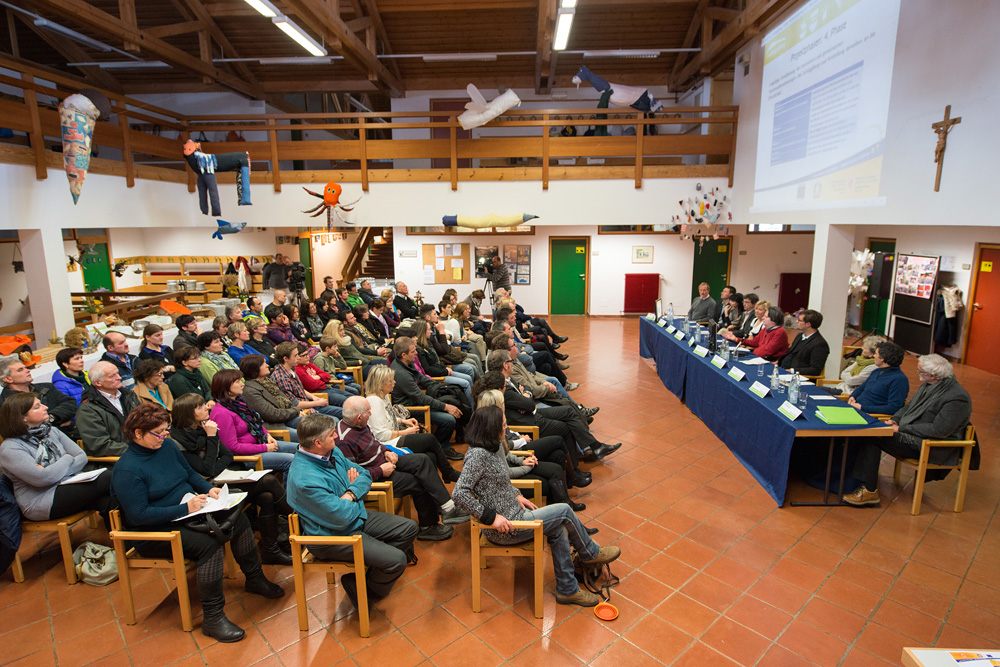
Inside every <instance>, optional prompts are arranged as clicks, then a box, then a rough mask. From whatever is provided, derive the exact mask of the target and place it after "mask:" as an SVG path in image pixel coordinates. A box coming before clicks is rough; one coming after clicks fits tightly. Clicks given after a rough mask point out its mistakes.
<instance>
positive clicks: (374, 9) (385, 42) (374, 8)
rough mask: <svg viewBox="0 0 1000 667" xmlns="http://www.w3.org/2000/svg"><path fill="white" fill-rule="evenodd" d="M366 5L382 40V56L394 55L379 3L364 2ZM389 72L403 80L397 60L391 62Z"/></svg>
mask: <svg viewBox="0 0 1000 667" xmlns="http://www.w3.org/2000/svg"><path fill="white" fill-rule="evenodd" d="M364 4H365V9H366V10H367V11H368V16H369V18H371V20H372V23H373V24H374V25H375V34H376V35H378V38H379V39H380V40H382V54H383V55H387V56H391V55H393V54H394V53H395V52H394V51H393V50H392V43H390V42H389V33H388V32H386V29H385V22H383V21H382V14H381V12H379V8H378V3H376V2H375V0H364ZM389 71H391V72H392V74H393V76H395V77H396V78H397V79H399V80H400V81H402V80H403V76H402V74H400V73H399V63H397V62H396V60H395V59H392V60H390V61H389Z"/></svg>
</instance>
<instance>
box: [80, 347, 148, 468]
mask: <svg viewBox="0 0 1000 667" xmlns="http://www.w3.org/2000/svg"><path fill="white" fill-rule="evenodd" d="M89 376H90V388H89V389H87V390H86V391H84V392H83V399H82V402H81V403H80V410H79V411H78V412H77V413H76V425H77V428H78V429H79V430H80V438H81V439H82V440H83V449H84V451H85V452H87V455H88V456H121V455H122V454H124V453H125V450H126V449H128V442H127V441H126V440H125V436H124V434H122V425H123V424H125V417H127V416H128V413H130V412H132V410H135V409H136V408H137V407H139V397H138V396H136V395H135V393H134V392H132V391H131V390H129V389H126V388H124V387H122V378H121V375H120V374H119V372H118V368H117V367H116V366H115V365H114V364H112V363H110V362H108V361H98V362H97V363H96V364H94V366H93V368H91V369H90V371H89Z"/></svg>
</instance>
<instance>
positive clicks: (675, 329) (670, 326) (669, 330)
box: [663, 322, 677, 333]
mask: <svg viewBox="0 0 1000 667" xmlns="http://www.w3.org/2000/svg"><path fill="white" fill-rule="evenodd" d="M663 324H664V326H666V325H667V323H666V322H664V323H663ZM667 331H668V332H669V333H673V332H675V331H677V327H675V326H674V325H673V324H671V325H669V326H667Z"/></svg>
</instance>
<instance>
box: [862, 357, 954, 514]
mask: <svg viewBox="0 0 1000 667" xmlns="http://www.w3.org/2000/svg"><path fill="white" fill-rule="evenodd" d="M917 373H918V374H919V376H920V381H921V382H922V383H923V384H921V385H920V387H919V388H917V392H916V393H915V394H914V395H913V398H912V399H911V400H910V402H909V403H907V404H906V406H905V407H903V408H902V409H900V410H899V411H897V412H896V413H895V414H893V416H892V419H891V420H889V421H887V422H886V423H887V424H888V425H889V426H891V427H892V430H893V431H894V432H895V433H894V434H893V436H892V437H891V438H858V439H857V441H858V444H859V447H858V453H857V458H856V459H855V461H854V471H853V473H852V474H853V475H854V477H855V478H857V479H859V480H861V486H859V487H858V488H857V490H856V491H855V492H854V493H852V494H850V495H845V496H844V498H843V500H844V502H845V503H848V504H850V505H855V506H859V507H861V506H865V505H878V504H879V503H880V499H879V494H878V468H879V462H880V460H881V455H882V452H886V453H887V454H890V455H892V456H895V457H897V458H917V457H919V456H920V448H921V445H922V443H923V441H924V440H925V439H931V440H961V439H962V438H963V437H964V435H965V427H966V426H968V424H969V418H970V417H971V415H972V400H971V399H970V398H969V392H967V391H966V390H965V389H964V388H963V387H962V385H960V384H959V383H958V380H956V379H955V373H954V370H953V369H952V366H951V363H950V362H949V361H948V360H947V359H945V358H944V357H942V356H940V355H938V354H927V355H924V356H922V357H920V360H919V361H918V362H917ZM961 452H962V450H961V449H960V448H957V447H955V448H947V447H944V448H937V447H935V448H934V449H933V450H932V451H931V453H930V462H931V463H935V464H938V465H952V464H954V463H955V462H956V461H958V458H959V456H961Z"/></svg>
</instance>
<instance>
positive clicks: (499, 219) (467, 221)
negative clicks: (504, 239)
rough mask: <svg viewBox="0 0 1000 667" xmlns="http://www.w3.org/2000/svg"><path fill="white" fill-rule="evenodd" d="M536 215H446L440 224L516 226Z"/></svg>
mask: <svg viewBox="0 0 1000 667" xmlns="http://www.w3.org/2000/svg"><path fill="white" fill-rule="evenodd" d="M537 217H538V216H537V215H532V214H531V213H517V214H515V215H497V214H496V213H490V214H489V215H481V216H479V217H471V216H468V215H446V216H443V217H442V218H441V224H443V225H444V226H445V227H466V228H469V229H484V228H486V227H517V226H518V225H523V224H524V223H526V222H528V221H529V220H534V219H535V218H537Z"/></svg>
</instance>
